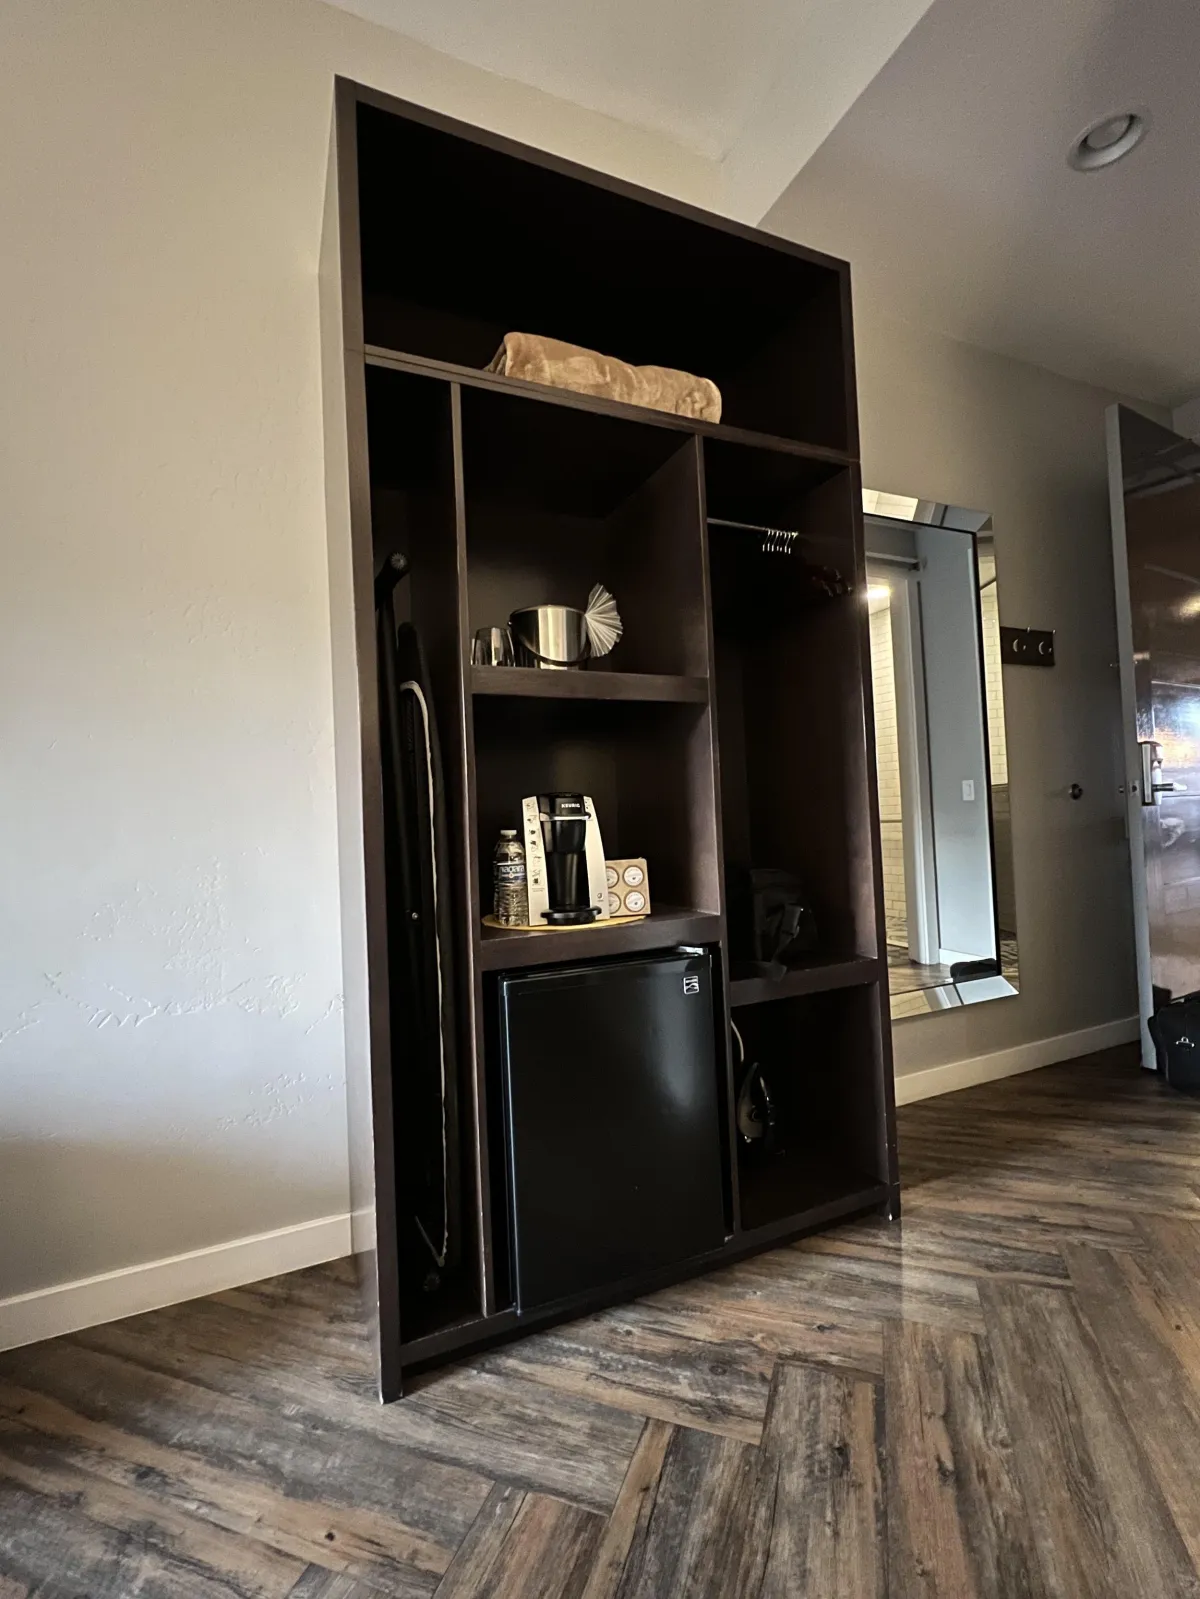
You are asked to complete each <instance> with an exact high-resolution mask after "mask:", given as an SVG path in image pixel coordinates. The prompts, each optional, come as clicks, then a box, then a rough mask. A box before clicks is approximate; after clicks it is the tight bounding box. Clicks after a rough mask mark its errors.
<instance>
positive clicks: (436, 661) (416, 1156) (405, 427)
mask: <svg viewBox="0 0 1200 1599" xmlns="http://www.w3.org/2000/svg"><path fill="white" fill-rule="evenodd" d="M366 406H367V448H368V454H369V457H370V462H371V479H370V493H371V532H372V545H373V548H372V559H373V575H376V576H377V575H378V574H379V572H380V571H381V570H382V569H383V567H384V565H385V563H386V562H387V561H388V559H389V557H390V556H392V555H393V554H401V555H403V556H404V557H405V559H406V560H407V562H408V575H407V576H405V577H404V578H403V579H401V581H400V582H399V583H398V584H397V586H396V589H395V592H394V596H393V601H392V604H393V611H394V616H395V619H396V621H397V622H400V623H405V622H411V623H412V624H413V626H414V627H415V628H416V630H417V632H418V634H419V637H420V641H421V646H422V652H423V656H424V661H425V666H426V670H427V673H428V687H429V690H430V693H429V698H428V703H429V707H430V711H431V713H432V716H433V721H434V725H435V727H436V729H437V731H438V733H439V734H440V740H439V743H440V755H441V761H440V770H441V778H442V781H443V783H444V788H445V796H446V804H447V809H448V811H449V812H450V813H451V814H453V813H454V812H456V811H458V810H460V809H461V807H462V806H463V804H464V803H465V794H466V787H467V782H468V778H467V762H466V747H465V744H464V742H463V739H462V737H461V733H460V731H459V730H460V728H461V725H462V699H463V696H462V675H461V670H460V658H461V637H460V619H459V605H458V589H457V572H456V564H457V563H456V559H455V542H456V535H455V527H456V495H455V476H456V474H455V457H454V421H453V395H452V391H451V388H450V385H449V384H446V383H441V382H438V381H435V380H432V379H429V378H422V377H415V376H412V375H410V374H406V373H398V372H387V371H378V370H376V371H368V372H367V374H366ZM364 700H365V701H366V703H369V704H373V703H374V701H375V685H371V688H370V691H369V694H364ZM387 742H388V741H387V736H386V727H385V726H381V730H380V747H381V756H382V759H383V761H384V762H386V760H387ZM385 792H386V788H385ZM381 834H382V846H383V859H384V870H383V873H382V878H383V881H384V883H385V885H386V892H385V895H384V898H385V906H384V915H383V920H384V921H385V922H386V950H387V972H388V982H387V988H386V1006H387V1011H388V1012H389V1013H390V1027H389V1045H390V1059H391V1073H390V1085H389V1086H390V1102H391V1103H392V1104H393V1105H394V1106H395V1107H396V1113H395V1116H394V1121H393V1124H392V1128H391V1137H392V1144H393V1148H394V1165H395V1172H396V1179H395V1213H396V1224H395V1225H396V1257H397V1258H396V1282H397V1291H398V1294H399V1300H400V1324H401V1328H402V1333H403V1337H404V1338H405V1339H413V1338H421V1337H424V1336H427V1335H431V1334H435V1333H438V1332H440V1331H442V1330H443V1329H445V1328H448V1327H452V1326H455V1325H457V1324H459V1323H462V1322H465V1321H469V1320H471V1319H472V1318H474V1317H478V1316H479V1315H480V1314H481V1313H482V1302H481V1294H480V1280H481V1270H480V1267H481V1252H482V1249H483V1242H482V1240H481V1238H480V1235H479V1228H478V1225H477V1218H478V1215H479V1206H478V1203H477V1196H478V1192H479V1186H480V1177H479V1171H478V1166H477V1162H476V1158H475V1149H474V1141H473V1139H472V1138H471V1136H470V1128H471V1125H472V1122H473V1119H474V1112H475V1104H476V1094H477V1078H476V1071H475V1067H476V1059H475V1041H474V1036H473V1029H472V1028H471V1027H470V1026H469V1025H468V1023H467V1017H468V1015H469V994H470V990H471V986H472V947H471V937H470V926H471V923H470V919H469V916H468V915H467V910H468V907H469V905H470V904H471V901H472V895H471V893H470V889H469V882H470V864H469V858H468V848H467V840H466V839H465V838H464V837H463V836H462V834H461V831H460V830H458V829H454V828H448V829H447V830H446V843H447V858H446V860H445V862H444V872H443V874H442V876H441V877H440V880H439V883H438V894H439V895H440V894H448V895H449V896H450V901H451V908H450V915H449V917H448V926H449V930H450V931H449V937H448V938H447V937H445V933H446V927H440V928H439V934H438V948H439V950H440V951H441V952H442V953H443V955H444V957H445V960H446V964H445V965H444V966H443V967H442V968H441V973H442V974H450V976H451V987H452V994H453V998H452V1000H451V1001H450V1002H449V1003H448V1004H447V1005H446V1006H445V1007H444V1010H443V1018H444V1019H445V1018H447V1017H449V1018H450V1025H449V1027H448V1029H447V1030H446V1032H445V1033H444V1034H443V1038H445V1039H448V1040H449V1044H448V1049H447V1057H448V1059H449V1060H450V1061H451V1063H452V1074H451V1075H452V1081H453V1085H454V1090H455V1091H454V1094H453V1096H452V1097H451V1099H450V1100H449V1101H448V1104H449V1105H450V1106H451V1109H450V1110H449V1111H448V1112H447V1118H448V1119H447V1121H446V1122H443V1110H442V1104H441V1077H440V1067H441V1057H439V1059H438V1060H433V1059H431V1058H430V1057H429V1056H428V1055H423V1054H422V1053H421V1052H420V1050H419V1049H418V1048H417V1047H416V1046H415V1044H414V1038H413V1029H412V1022H411V1017H412V1016H413V1015H414V1014H415V1013H416V1011H417V1008H418V1005H419V1003H420V1002H419V1001H418V1000H417V999H416V998H415V995H414V992H413V991H412V990H411V989H410V984H411V983H412V978H411V976H410V975H409V972H410V968H409V967H408V966H407V964H406V961H405V959H404V954H403V950H404V945H405V939H406V931H407V929H406V926H405V925H403V924H404V923H405V917H406V913H405V911H404V909H403V907H402V906H401V905H399V904H398V902H397V895H398V885H399V883H400V881H401V879H402V877H403V875H404V874H403V871H402V869H401V867H400V865H399V856H398V853H397V851H398V850H399V848H400V845H399V841H398V830H397V829H396V828H395V827H394V826H393V815H392V813H391V812H390V810H389V806H388V802H387V800H386V799H385V800H384V811H383V816H382V819H381ZM443 1127H445V1128H446V1131H447V1133H448V1135H449V1136H448V1140H447V1145H446V1147H447V1148H448V1149H449V1150H450V1164H449V1171H450V1178H449V1180H448V1182H447V1184H446V1189H447V1191H448V1192H449V1193H450V1195H451V1200H450V1205H451V1210H452V1214H453V1215H454V1217H455V1223H454V1225H453V1226H452V1228H451V1238H452V1240H453V1243H452V1247H451V1249H450V1251H449V1258H448V1261H447V1264H446V1265H445V1267H437V1266H436V1265H435V1262H434V1258H433V1249H434V1248H435V1247H436V1246H437V1244H439V1243H440V1239H437V1240H434V1241H433V1244H432V1245H431V1243H430V1242H429V1241H428V1240H427V1239H426V1238H425V1237H424V1236H422V1230H421V1225H419V1224H418V1222H417V1220H416V1218H417V1215H418V1213H419V1212H420V1211H421V1210H422V1209H423V1208H424V1209H425V1211H426V1214H427V1219H428V1215H429V1214H430V1213H432V1212H433V1211H437V1210H438V1209H439V1208H440V1207H439V1205H438V1204H437V1203H434V1204H431V1203H430V1200H429V1194H430V1192H431V1185H432V1191H433V1192H435V1193H438V1192H439V1191H440V1189H441V1186H442V1185H441V1182H440V1174H439V1176H438V1177H437V1178H435V1177H434V1176H432V1175H431V1155H430V1151H431V1150H433V1151H437V1152H438V1159H440V1151H441V1149H442V1147H443V1142H442V1140H443ZM439 1252H440V1250H439Z"/></svg>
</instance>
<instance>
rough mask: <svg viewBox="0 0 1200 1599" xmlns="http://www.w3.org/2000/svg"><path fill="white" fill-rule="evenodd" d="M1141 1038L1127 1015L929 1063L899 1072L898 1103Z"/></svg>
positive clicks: (908, 1102)
mask: <svg viewBox="0 0 1200 1599" xmlns="http://www.w3.org/2000/svg"><path fill="white" fill-rule="evenodd" d="M1139 1037H1140V1028H1139V1025H1138V1019H1137V1017H1136V1016H1125V1017H1122V1019H1121V1020H1120V1021H1117V1022H1104V1023H1103V1024H1102V1025H1101V1026H1100V1027H1084V1028H1081V1029H1080V1031H1079V1032H1077V1033H1059V1034H1057V1035H1056V1036H1055V1037H1054V1038H1038V1039H1035V1040H1034V1042H1033V1043H1031V1044H1018V1045H1017V1046H1016V1048H1015V1049H998V1050H996V1051H995V1052H994V1053H993V1054H991V1055H975V1056H972V1057H971V1059H969V1060H956V1061H951V1062H950V1064H949V1065H948V1066H927V1067H926V1068H925V1069H924V1070H923V1071H915V1072H898V1073H897V1074H896V1103H897V1105H910V1104H911V1103H912V1102H913V1101H914V1100H916V1099H932V1098H933V1097H934V1096H935V1095H937V1094H952V1093H954V1091H955V1090H956V1089H958V1088H974V1087H975V1086H976V1085H977V1084H979V1083H994V1082H997V1081H998V1080H999V1079H1000V1078H1001V1077H1016V1076H1018V1075H1019V1074H1020V1073H1021V1072H1034V1071H1037V1070H1038V1069H1039V1067H1042V1066H1053V1065H1055V1064H1056V1063H1057V1062H1058V1061H1063V1060H1073V1059H1074V1058H1075V1056H1076V1055H1090V1054H1091V1053H1092V1051H1093V1050H1097V1049H1112V1048H1113V1047H1114V1046H1115V1045H1117V1044H1131V1043H1133V1042H1134V1041H1135V1040H1136V1039H1137V1038H1139Z"/></svg>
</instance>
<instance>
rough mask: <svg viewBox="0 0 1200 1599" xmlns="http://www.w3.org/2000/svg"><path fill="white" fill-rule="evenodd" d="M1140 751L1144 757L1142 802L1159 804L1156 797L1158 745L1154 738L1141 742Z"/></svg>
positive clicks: (1144, 803)
mask: <svg viewBox="0 0 1200 1599" xmlns="http://www.w3.org/2000/svg"><path fill="white" fill-rule="evenodd" d="M1138 752H1139V753H1140V755H1141V757H1142V804H1143V805H1157V804H1158V801H1157V800H1156V799H1155V797H1154V757H1155V755H1156V754H1157V752H1158V746H1157V744H1155V743H1154V741H1153V739H1147V740H1146V741H1145V743H1139V745H1138Z"/></svg>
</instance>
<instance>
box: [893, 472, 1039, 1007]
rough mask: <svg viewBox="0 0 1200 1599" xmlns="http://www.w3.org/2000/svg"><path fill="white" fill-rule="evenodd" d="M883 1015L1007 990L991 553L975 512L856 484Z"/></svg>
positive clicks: (1007, 825)
mask: <svg viewBox="0 0 1200 1599" xmlns="http://www.w3.org/2000/svg"><path fill="white" fill-rule="evenodd" d="M863 510H864V513H865V524H866V548H867V604H868V608H869V612H870V622H871V669H872V682H873V688H874V697H875V748H876V764H877V769H878V775H879V811H880V827H881V833H882V840H883V878H884V910H885V916H886V923H887V941H888V980H889V987H890V990H891V1008H892V1017H893V1019H894V1020H898V1019H900V1018H902V1017H905V1016H923V1015H927V1014H928V1013H929V1012H931V1011H938V1010H950V1009H954V1008H956V1007H958V1006H960V1005H973V1004H977V1003H978V1002H980V1001H981V1000H987V999H1003V998H1006V997H1008V996H1010V995H1013V994H1015V993H1016V992H1017V991H1018V986H1019V984H1018V966H1017V919H1016V905H1015V900H1014V893H1013V869H1012V828H1011V822H1010V809H1009V798H1008V744H1007V738H1006V734H1005V725H1004V692H1003V686H1002V683H1001V669H1000V619H999V609H998V604H997V584H996V550H995V543H994V540H993V536H992V523H991V517H990V516H988V515H987V514H986V513H984V512H979V511H967V510H963V509H961V508H959V507H957V506H951V505H940V504H936V503H934V502H932V501H929V500H916V499H912V498H909V497H908V496H905V495H898V494H883V493H879V492H877V491H872V490H864V492H863Z"/></svg>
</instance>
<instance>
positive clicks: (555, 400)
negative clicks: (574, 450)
mask: <svg viewBox="0 0 1200 1599" xmlns="http://www.w3.org/2000/svg"><path fill="white" fill-rule="evenodd" d="M363 357H364V359H365V361H366V364H367V365H368V366H376V367H390V368H392V369H393V370H395V371H400V372H419V373H423V374H425V375H426V376H428V377H433V378H442V379H443V380H445V381H447V382H453V383H461V384H464V385H465V386H466V387H468V388H476V389H494V390H497V391H499V392H500V393H502V394H519V395H523V396H524V397H526V398H527V399H532V400H541V401H543V402H546V403H549V404H551V405H564V406H569V407H570V408H571V409H572V410H576V411H591V412H593V413H595V414H597V415H599V416H614V417H623V418H624V419H625V420H627V421H630V422H643V423H648V424H650V425H651V426H656V427H664V428H671V429H673V430H674V431H675V432H677V433H698V434H700V435H701V437H702V438H706V439H716V440H719V441H723V442H725V443H727V444H745V445H751V446H753V447H754V448H756V449H760V450H775V451H778V452H779V453H781V454H783V455H791V456H798V457H800V459H802V460H805V461H810V462H812V463H813V464H814V466H817V467H824V468H825V469H826V471H827V472H835V471H838V470H840V469H841V468H842V467H845V466H850V465H853V463H854V461H855V460H856V459H857V457H855V456H853V455H851V454H849V453H848V452H847V451H846V450H835V449H831V448H829V447H828V446H827V445H824V444H806V443H805V442H804V441H803V440H802V439H788V438H783V437H781V436H780V435H779V434H775V433H756V432H754V431H753V430H752V429H750V428H740V427H730V426H729V424H728V423H726V422H701V421H698V420H697V419H696V418H695V417H688V416H676V415H675V414H674V413H673V412H671V411H656V410H654V409H653V408H651V407H650V406H645V405H627V404H625V402H624V401H621V400H605V399H601V398H600V397H599V396H597V395H594V394H577V393H576V392H575V391H574V390H573V389H558V388H554V387H552V386H551V385H549V384H543V383H530V382H529V381H528V380H526V379H524V378H509V377H504V376H502V375H501V374H500V373H498V372H486V371H483V370H482V369H481V368H479V367H474V366H462V365H459V364H458V363H456V362H453V361H438V360H434V359H433V357H431V356H423V355H409V354H407V353H406V352H405V351H403V350H391V349H387V348H385V347H384V346H383V345H379V344H366V345H365V346H364V348H363Z"/></svg>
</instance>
